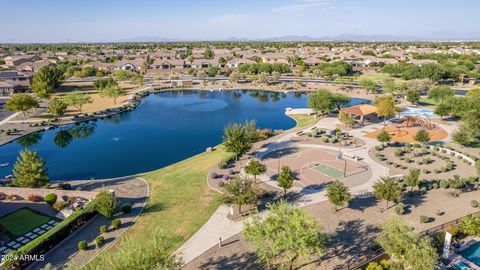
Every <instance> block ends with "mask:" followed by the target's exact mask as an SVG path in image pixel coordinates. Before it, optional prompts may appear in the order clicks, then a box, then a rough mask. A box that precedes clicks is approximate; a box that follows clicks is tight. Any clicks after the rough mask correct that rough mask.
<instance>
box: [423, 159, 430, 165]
mask: <svg viewBox="0 0 480 270" xmlns="http://www.w3.org/2000/svg"><path fill="white" fill-rule="evenodd" d="M422 161H423V164H428V163H430V158H424V159H422Z"/></svg>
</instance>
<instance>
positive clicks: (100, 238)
mask: <svg viewBox="0 0 480 270" xmlns="http://www.w3.org/2000/svg"><path fill="white" fill-rule="evenodd" d="M104 242H105V238H103V236H101V235H99V236H97V238H95V244H96V245H97V247H98V246H101V245H102V244H103V243H104Z"/></svg>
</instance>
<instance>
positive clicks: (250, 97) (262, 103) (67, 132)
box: [0, 90, 368, 180]
mask: <svg viewBox="0 0 480 270" xmlns="http://www.w3.org/2000/svg"><path fill="white" fill-rule="evenodd" d="M306 100H307V96H306V95H305V94H292V93H288V94H283V93H282V94H279V93H271V92H263V91H241V90H237V91H224V92H218V91H214V92H205V91H203V92H202V91H199V92H195V91H175V92H163V93H158V94H151V95H149V96H147V97H145V98H144V99H143V100H142V101H141V104H140V105H139V106H138V107H137V108H136V109H135V110H133V111H131V112H126V113H122V114H119V115H116V116H113V117H111V118H109V119H103V120H98V121H96V122H88V123H81V124H78V125H68V126H63V127H59V128H56V129H53V130H48V131H45V132H39V133H32V134H30V135H27V136H24V137H22V138H20V139H17V140H16V141H14V142H12V143H9V144H6V145H4V146H0V163H3V162H10V166H9V167H5V168H0V177H4V176H6V175H9V174H11V171H12V168H13V163H14V162H15V160H16V158H17V156H18V152H19V151H21V150H23V149H25V148H29V149H33V150H38V152H39V155H40V156H42V157H44V158H45V160H46V161H47V167H48V172H49V176H50V178H51V179H56V180H72V179H93V178H97V179H98V178H109V177H118V176H125V175H132V174H136V173H141V172H147V171H151V170H155V169H159V168H162V167H165V166H167V165H170V164H173V163H175V162H178V161H181V160H183V159H185V158H188V157H191V156H193V155H195V154H198V153H201V152H204V151H205V149H206V148H207V147H209V146H215V145H217V144H219V143H221V141H222V134H223V128H224V127H225V126H226V125H228V124H229V123H231V122H245V121H247V120H255V121H256V122H257V126H258V127H259V128H270V129H289V128H292V127H293V126H295V121H294V120H293V119H291V118H289V117H288V116H286V115H285V109H286V108H287V107H291V108H304V107H306V106H307V105H306V103H307V102H306ZM366 102H368V100H364V99H352V100H351V104H352V105H354V104H359V103H366Z"/></svg>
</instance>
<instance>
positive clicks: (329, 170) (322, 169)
mask: <svg viewBox="0 0 480 270" xmlns="http://www.w3.org/2000/svg"><path fill="white" fill-rule="evenodd" d="M312 169H314V170H315V171H317V172H319V173H322V174H325V175H328V176H331V177H333V178H340V177H343V171H341V170H338V169H336V168H333V167H330V166H328V165H325V164H319V165H317V166H315V167H313V168H312Z"/></svg>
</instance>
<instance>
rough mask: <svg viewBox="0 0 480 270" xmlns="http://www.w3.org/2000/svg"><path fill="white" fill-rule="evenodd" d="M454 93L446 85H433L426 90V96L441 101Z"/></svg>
mask: <svg viewBox="0 0 480 270" xmlns="http://www.w3.org/2000/svg"><path fill="white" fill-rule="evenodd" d="M454 95H455V91H454V90H453V89H452V88H451V87H450V86H448V85H439V86H434V87H432V88H431V89H430V90H429V91H428V98H430V99H433V100H435V102H440V103H443V102H444V101H445V100H446V99H447V98H448V97H452V96H454Z"/></svg>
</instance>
